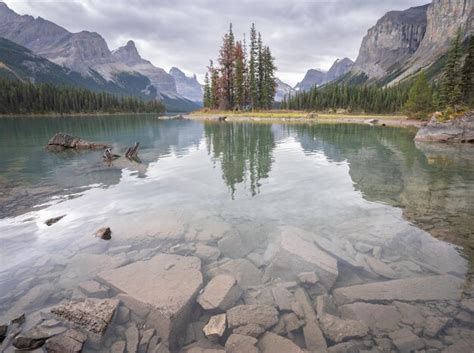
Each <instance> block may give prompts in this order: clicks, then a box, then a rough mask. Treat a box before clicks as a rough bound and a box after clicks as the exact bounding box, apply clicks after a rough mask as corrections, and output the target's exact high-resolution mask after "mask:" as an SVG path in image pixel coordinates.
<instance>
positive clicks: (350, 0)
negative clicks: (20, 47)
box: [4, 0, 429, 85]
mask: <svg viewBox="0 0 474 353" xmlns="http://www.w3.org/2000/svg"><path fill="white" fill-rule="evenodd" d="M4 1H5V2H6V3H7V4H8V6H9V7H10V8H12V9H13V10H15V11H16V12H18V13H20V14H29V15H32V16H35V17H37V16H41V17H43V18H45V19H48V20H51V21H53V22H55V23H57V24H59V25H61V26H63V27H65V28H66V29H68V30H69V31H72V32H78V31H81V30H89V31H95V32H98V33H100V34H101V35H102V36H103V37H105V39H106V40H107V43H108V44H109V47H110V49H115V48H117V47H119V46H121V45H124V44H125V43H126V42H127V41H128V40H129V39H133V40H134V41H135V43H136V45H137V47H138V50H139V52H140V54H141V56H142V57H144V58H146V59H148V60H150V61H151V62H152V63H153V64H155V65H156V66H159V67H162V68H164V69H165V70H169V69H170V68H171V67H172V66H177V67H179V68H180V69H182V70H183V71H185V72H186V73H188V74H191V73H196V74H197V75H198V78H199V79H202V77H203V75H204V73H205V71H206V65H207V64H208V61H209V59H211V58H212V59H214V58H215V57H216V56H217V53H218V50H219V46H220V42H221V37H222V34H223V33H225V31H226V30H227V29H228V26H229V22H232V23H233V26H234V33H235V34H236V36H237V37H241V34H242V33H243V32H247V33H248V28H249V27H250V25H251V24H252V22H254V23H255V25H256V26H257V30H259V31H260V32H261V33H262V36H263V40H264V42H265V43H266V44H267V45H269V46H270V48H271V49H272V51H273V55H274V56H275V58H276V65H277V67H278V73H277V76H278V77H280V78H281V79H282V80H283V81H286V82H287V83H289V84H291V85H294V84H296V83H297V82H298V81H301V79H302V78H303V76H304V74H305V72H306V70H308V69H310V68H322V69H328V68H329V67H330V66H331V64H332V62H333V61H334V60H335V59H337V58H342V57H345V56H347V57H349V58H351V59H353V60H355V58H356V57H357V53H358V50H359V47H360V43H361V41H362V37H363V36H364V35H365V34H366V32H367V30H368V29H369V28H370V27H371V26H373V25H374V24H375V22H376V21H377V19H379V18H380V17H381V16H383V15H384V14H385V13H386V12H387V11H390V10H403V9H406V8H408V7H411V6H418V5H423V4H425V3H428V2H429V0H253V1H252V0H239V1H229V0H4Z"/></svg>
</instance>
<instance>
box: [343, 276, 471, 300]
mask: <svg viewBox="0 0 474 353" xmlns="http://www.w3.org/2000/svg"><path fill="white" fill-rule="evenodd" d="M463 283H464V282H463V280H461V279H459V278H457V277H454V276H452V275H437V276H429V277H416V278H406V279H397V280H392V281H386V282H377V283H368V284H360V285H355V286H351V287H343V288H337V289H335V290H334V298H335V300H336V303H337V304H339V305H340V304H347V303H353V302H356V301H371V302H377V301H378V302H384V301H394V300H400V301H430V300H460V299H461V294H462V287H463Z"/></svg>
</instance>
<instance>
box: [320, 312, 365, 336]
mask: <svg viewBox="0 0 474 353" xmlns="http://www.w3.org/2000/svg"><path fill="white" fill-rule="evenodd" d="M319 321H320V323H321V328H322V330H323V332H324V335H325V336H326V338H328V339H329V340H331V341H332V342H335V343H339V342H343V341H347V340H349V339H352V338H362V337H365V336H366V335H367V334H368V333H369V327H368V326H367V325H366V324H364V323H363V322H361V321H356V320H343V319H340V318H338V317H337V316H334V315H331V314H326V315H324V316H323V317H322V319H320V320H319Z"/></svg>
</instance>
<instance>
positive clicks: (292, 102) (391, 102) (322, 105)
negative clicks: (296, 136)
mask: <svg viewBox="0 0 474 353" xmlns="http://www.w3.org/2000/svg"><path fill="white" fill-rule="evenodd" d="M407 97H408V89H407V87H406V86H404V85H398V86H395V87H389V88H379V87H377V86H375V85H363V86H354V85H348V84H327V85H324V86H322V87H319V88H318V87H316V86H314V87H313V88H311V89H310V90H309V91H305V92H299V93H297V94H296V95H295V96H293V97H285V98H284V99H283V101H282V103H281V107H282V108H283V109H295V110H315V111H330V110H337V109H344V110H347V111H348V112H359V113H362V112H365V113H375V114H384V113H395V112H399V111H400V110H401V109H402V107H403V105H404V103H405V102H406V100H407Z"/></svg>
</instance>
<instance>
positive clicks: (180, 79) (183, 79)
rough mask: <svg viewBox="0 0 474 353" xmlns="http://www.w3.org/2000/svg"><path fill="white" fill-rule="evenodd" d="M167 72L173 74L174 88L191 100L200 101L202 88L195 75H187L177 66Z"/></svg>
mask: <svg viewBox="0 0 474 353" xmlns="http://www.w3.org/2000/svg"><path fill="white" fill-rule="evenodd" d="M169 73H170V75H171V76H173V78H174V81H175V82H176V90H177V92H178V93H179V94H180V95H182V96H183V97H185V98H187V99H189V100H191V101H193V102H202V98H203V90H202V86H201V84H200V83H199V82H198V80H197V78H196V75H194V76H193V77H188V76H186V74H185V73H184V72H183V71H181V70H180V69H178V68H177V67H172V68H171V70H170V72H169Z"/></svg>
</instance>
